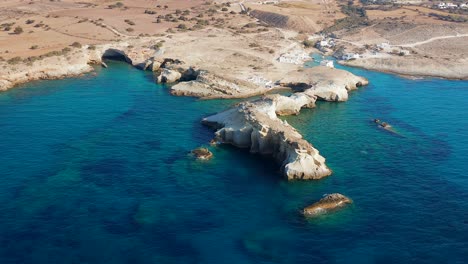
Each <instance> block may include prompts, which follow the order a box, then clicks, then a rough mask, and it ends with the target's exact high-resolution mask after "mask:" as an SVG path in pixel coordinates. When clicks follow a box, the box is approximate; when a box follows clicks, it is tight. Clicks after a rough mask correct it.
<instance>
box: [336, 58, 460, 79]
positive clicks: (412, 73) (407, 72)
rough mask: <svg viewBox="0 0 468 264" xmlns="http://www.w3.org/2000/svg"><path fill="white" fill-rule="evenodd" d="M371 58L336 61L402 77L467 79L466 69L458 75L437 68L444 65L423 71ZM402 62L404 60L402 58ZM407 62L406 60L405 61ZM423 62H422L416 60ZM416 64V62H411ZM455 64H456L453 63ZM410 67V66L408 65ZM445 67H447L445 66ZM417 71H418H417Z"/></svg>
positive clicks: (344, 64)
mask: <svg viewBox="0 0 468 264" xmlns="http://www.w3.org/2000/svg"><path fill="white" fill-rule="evenodd" d="M369 61H371V60H366V59H359V60H354V61H338V64H340V65H343V66H348V67H355V68H361V69H365V70H370V71H376V72H383V73H389V74H394V75H398V76H401V77H404V78H409V79H412V78H422V79H427V78H440V79H446V80H461V81H462V80H468V69H467V71H465V72H466V73H465V74H464V75H463V71H461V72H460V73H459V74H458V75H457V73H453V72H450V73H446V72H444V71H440V70H437V69H441V68H444V67H442V66H441V67H436V66H433V67H434V68H436V70H434V71H430V72H424V70H423V69H416V70H415V69H414V68H413V69H408V68H399V67H395V64H391V63H388V64H386V65H385V66H383V65H378V64H371V63H369ZM403 62H405V60H404V59H403ZM406 62H407V61H406ZM419 63H422V64H424V62H418V64H419ZM413 65H417V64H413ZM455 66H456V65H455ZM409 67H411V66H409ZM445 69H447V68H446V67H445ZM418 71H419V72H418Z"/></svg>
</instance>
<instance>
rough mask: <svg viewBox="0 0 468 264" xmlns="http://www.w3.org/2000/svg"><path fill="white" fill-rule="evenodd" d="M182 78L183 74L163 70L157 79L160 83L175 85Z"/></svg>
mask: <svg viewBox="0 0 468 264" xmlns="http://www.w3.org/2000/svg"><path fill="white" fill-rule="evenodd" d="M181 77H182V74H181V73H180V72H178V71H176V70H171V69H163V70H162V71H161V74H159V76H158V77H157V78H156V82H158V83H174V82H176V81H178V80H180V78H181Z"/></svg>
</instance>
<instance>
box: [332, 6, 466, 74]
mask: <svg viewBox="0 0 468 264" xmlns="http://www.w3.org/2000/svg"><path fill="white" fill-rule="evenodd" d="M431 13H434V14H439V15H444V16H447V15H451V14H450V13H447V12H443V11H440V10H434V9H430V8H427V7H422V6H401V7H397V8H393V9H390V10H387V11H385V10H367V17H368V25H367V26H361V27H358V28H355V29H351V30H346V29H345V30H341V31H338V32H335V34H336V35H337V36H338V38H339V40H338V43H339V46H341V47H342V48H344V49H345V52H357V53H360V54H361V55H362V57H363V58H361V59H357V60H352V61H348V62H343V63H345V64H348V65H351V66H358V67H363V68H367V69H373V70H378V71H386V72H392V73H397V74H402V75H415V76H436V77H444V78H452V79H467V78H468V45H467V43H468V23H466V22H451V21H444V20H441V19H439V18H437V17H434V16H432V15H431ZM460 16H462V17H463V16H464V15H460ZM382 43H386V44H388V45H387V48H385V49H384V50H376V47H377V46H379V45H382ZM400 53H401V54H400Z"/></svg>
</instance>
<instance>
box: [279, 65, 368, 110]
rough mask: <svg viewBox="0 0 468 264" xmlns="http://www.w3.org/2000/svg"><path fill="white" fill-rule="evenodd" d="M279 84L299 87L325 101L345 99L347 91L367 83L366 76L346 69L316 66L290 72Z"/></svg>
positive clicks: (346, 98)
mask: <svg viewBox="0 0 468 264" xmlns="http://www.w3.org/2000/svg"><path fill="white" fill-rule="evenodd" d="M280 84H281V85H283V86H289V87H301V88H302V89H305V93H307V94H309V95H315V96H317V97H318V98H319V99H321V100H325V101H340V102H342V101H346V100H348V91H351V90H355V89H357V87H359V86H363V85H367V84H368V81H367V79H366V78H363V77H360V76H356V75H354V74H352V73H350V72H348V71H345V70H339V69H333V68H329V67H325V66H318V67H313V68H307V69H304V70H303V71H301V72H297V71H296V72H290V73H289V74H287V75H286V76H285V77H284V78H283V79H281V80H280Z"/></svg>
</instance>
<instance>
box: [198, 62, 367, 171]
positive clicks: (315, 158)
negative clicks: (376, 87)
mask: <svg viewBox="0 0 468 264" xmlns="http://www.w3.org/2000/svg"><path fill="white" fill-rule="evenodd" d="M329 71H330V69H328V68H327V69H325V70H322V69H321V70H320V71H311V72H319V73H320V72H321V73H322V76H323V74H325V73H328V72H329ZM324 72H325V73H324ZM336 73H337V74H336V75H335V77H334V78H335V79H330V80H329V82H326V83H324V82H323V81H322V82H317V83H314V84H313V85H311V86H310V88H308V89H305V90H304V91H303V92H297V93H294V94H292V95H291V96H283V95H279V94H274V95H267V96H264V97H263V98H261V99H258V100H255V101H250V102H243V103H240V104H238V105H237V106H236V107H234V108H231V109H229V110H227V111H224V112H221V113H219V114H216V115H213V116H210V117H207V118H204V119H203V120H202V122H203V123H204V124H207V125H211V126H214V127H215V128H217V129H218V130H217V131H216V141H217V142H222V143H229V144H232V145H235V146H237V147H241V148H249V149H250V151H251V152H253V153H260V154H267V155H271V156H273V157H274V158H275V160H276V161H277V162H278V163H279V164H280V165H281V169H282V171H283V174H284V176H285V177H286V178H287V179H289V180H293V179H320V178H323V177H325V176H328V175H330V174H331V170H330V169H329V168H328V167H327V165H326V164H325V158H323V157H322V156H321V155H320V154H319V151H318V150H317V149H315V148H314V147H313V146H312V145H311V144H310V143H309V142H307V141H306V140H304V139H303V138H302V136H301V135H300V134H299V133H298V132H297V130H296V129H294V128H293V127H292V126H290V125H289V124H288V123H287V122H286V121H282V120H281V119H279V118H278V115H293V114H299V112H300V110H301V109H302V108H312V107H315V102H316V100H317V99H319V98H322V99H323V98H326V99H329V100H333V101H344V100H346V99H347V98H348V94H347V93H348V91H349V90H352V89H356V87H357V86H360V85H363V84H367V80H366V79H364V78H362V77H358V76H355V75H352V74H350V73H348V72H345V71H338V72H336ZM343 75H345V76H346V77H347V78H343ZM309 76H312V75H309ZM314 78H316V77H314ZM337 78H341V79H337ZM316 80H317V79H316ZM300 81H301V82H304V83H310V82H311V81H310V80H308V79H305V80H304V79H302V80H301V79H300ZM289 85H291V83H289ZM325 94H327V95H329V96H325ZM331 95H335V96H331ZM321 96H322V97H321Z"/></svg>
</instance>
